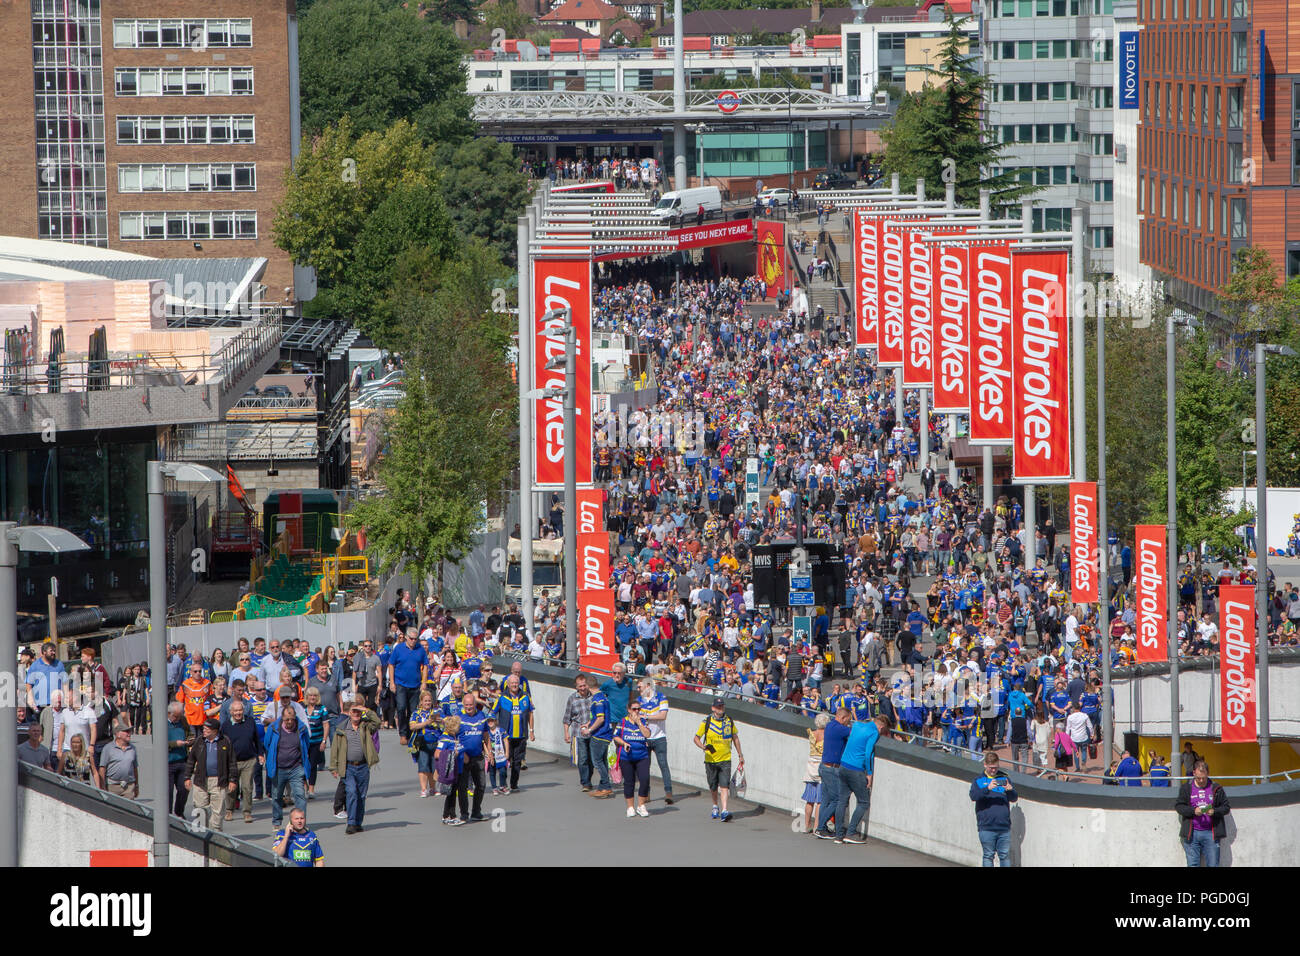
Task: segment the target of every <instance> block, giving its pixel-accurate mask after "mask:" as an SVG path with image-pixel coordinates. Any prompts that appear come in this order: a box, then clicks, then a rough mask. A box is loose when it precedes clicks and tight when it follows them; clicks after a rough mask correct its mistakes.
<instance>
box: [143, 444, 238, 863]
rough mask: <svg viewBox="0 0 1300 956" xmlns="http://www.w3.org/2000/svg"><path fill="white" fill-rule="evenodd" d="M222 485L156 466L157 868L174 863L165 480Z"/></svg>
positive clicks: (199, 473)
mask: <svg viewBox="0 0 1300 956" xmlns="http://www.w3.org/2000/svg"><path fill="white" fill-rule="evenodd" d="M167 478H171V479H172V480H173V481H202V482H211V483H220V482H223V481H225V480H226V477H225V476H224V475H222V474H221V473H220V472H218V471H214V470H213V469H211V468H209V467H207V466H206V465H195V464H192V463H190V462H181V461H151V462H149V466H148V484H149V673H150V674H151V675H153V700H152V706H151V707H150V720H151V721H152V722H153V748H154V759H153V762H154V768H153V865H154V866H162V867H165V866H168V865H169V863H170V855H171V850H170V845H169V844H170V833H169V830H168V826H169V820H168V818H169V816H170V814H169V813H168V812H167V809H168V803H169V800H168V796H169V794H168V778H167V704H168V701H167V521H166V515H165V513H164V509H163V490H164V485H163V482H164V479H167Z"/></svg>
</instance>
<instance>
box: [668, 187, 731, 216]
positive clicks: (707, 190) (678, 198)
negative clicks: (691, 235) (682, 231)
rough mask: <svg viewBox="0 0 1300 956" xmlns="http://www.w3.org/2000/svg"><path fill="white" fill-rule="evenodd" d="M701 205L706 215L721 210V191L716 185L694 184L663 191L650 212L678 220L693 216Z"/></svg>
mask: <svg viewBox="0 0 1300 956" xmlns="http://www.w3.org/2000/svg"><path fill="white" fill-rule="evenodd" d="M701 206H703V207H704V214H705V215H706V216H707V215H712V214H713V213H719V212H722V192H721V191H720V190H719V189H718V187H717V186H696V187H694V188H693V189H675V190H673V191H672V192H667V193H664V194H663V197H662V198H661V199H660V200H659V205H657V206H655V207H654V209H652V210H651V211H650V214H651V215H653V216H657V217H658V218H660V219H668V220H671V221H673V222H679V221H682V220H689V219H691V218H693V217H694V216H695V215H696V214H697V213H698V212H699V209H700V207H701Z"/></svg>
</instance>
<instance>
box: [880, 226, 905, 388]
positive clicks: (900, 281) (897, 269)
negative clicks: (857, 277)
mask: <svg viewBox="0 0 1300 956" xmlns="http://www.w3.org/2000/svg"><path fill="white" fill-rule="evenodd" d="M894 215H895V216H898V215H899V214H897V213H896V214H894ZM877 228H879V229H880V278H879V279H878V280H877V283H876V287H877V289H878V290H879V291H878V294H877V297H876V302H877V303H878V307H879V314H880V343H879V348H878V349H877V350H876V364H877V365H879V366H880V367H881V368H897V369H901V368H902V367H903V332H904V329H905V324H906V322H907V232H906V231H905V230H903V229H890V228H888V226H886V225H885V223H884V221H883V220H882V221H881V222H880V224H879V226H878V227H877ZM898 380H899V381H900V382H901V381H902V377H901V376H899V379H898Z"/></svg>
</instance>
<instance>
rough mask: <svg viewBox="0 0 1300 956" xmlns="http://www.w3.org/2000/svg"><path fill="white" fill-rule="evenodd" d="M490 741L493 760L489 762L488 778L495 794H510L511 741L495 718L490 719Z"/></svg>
mask: <svg viewBox="0 0 1300 956" xmlns="http://www.w3.org/2000/svg"><path fill="white" fill-rule="evenodd" d="M488 741H489V742H490V743H491V745H492V759H491V760H489V761H488V777H489V778H490V780H491V782H492V792H493V793H498V794H499V793H509V792H510V788H509V787H508V786H507V785H506V784H507V782H508V780H509V777H508V776H507V773H508V772H509V770H510V739H509V738H508V737H507V736H506V732H505V731H504V730H502V729H501V728H500V727H499V726H497V719H496V718H495V717H490V718H488Z"/></svg>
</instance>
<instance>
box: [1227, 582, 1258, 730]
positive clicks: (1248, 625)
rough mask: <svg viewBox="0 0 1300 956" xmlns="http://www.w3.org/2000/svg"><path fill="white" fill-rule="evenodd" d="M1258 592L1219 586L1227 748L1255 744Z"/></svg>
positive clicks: (1245, 587)
mask: <svg viewBox="0 0 1300 956" xmlns="http://www.w3.org/2000/svg"><path fill="white" fill-rule="evenodd" d="M1255 687H1256V680H1255V588H1254V586H1253V585H1250V584H1222V585H1220V586H1219V714H1220V715H1221V716H1220V719H1219V734H1220V736H1221V737H1222V739H1223V742H1224V743H1225V744H1241V743H1254V742H1255V740H1256V735H1255V727H1256V712H1255V711H1256V697H1255Z"/></svg>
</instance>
